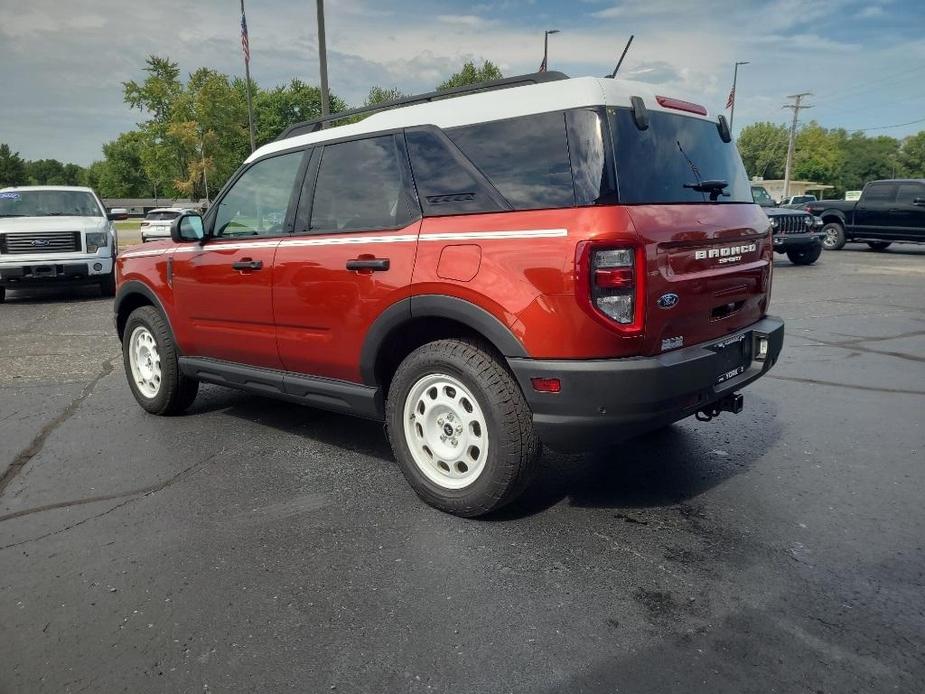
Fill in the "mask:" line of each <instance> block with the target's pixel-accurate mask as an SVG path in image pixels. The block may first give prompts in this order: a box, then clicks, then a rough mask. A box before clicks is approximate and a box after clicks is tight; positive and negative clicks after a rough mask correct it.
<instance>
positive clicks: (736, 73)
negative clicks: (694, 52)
mask: <svg viewBox="0 0 925 694" xmlns="http://www.w3.org/2000/svg"><path fill="white" fill-rule="evenodd" d="M241 1H242V2H243V1H244V0H241ZM739 65H748V61H747V60H745V61H742V62H739V63H736V65H735V69H734V70H733V71H732V106H731V110H730V111H729V132H730V133H731V132H732V121H733V119H734V118H735V115H736V80H737V79H738V78H739Z"/></svg>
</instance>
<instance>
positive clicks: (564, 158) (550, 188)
mask: <svg viewBox="0 0 925 694" xmlns="http://www.w3.org/2000/svg"><path fill="white" fill-rule="evenodd" d="M446 133H447V135H448V136H449V138H450V139H451V140H452V141H453V142H454V143H455V144H456V146H457V147H459V149H460V150H462V152H463V154H465V155H466V157H468V158H469V160H470V161H472V163H473V164H475V166H476V167H477V168H478V169H479V170H480V171H481V172H482V173H483V174H485V176H486V177H487V178H488V179H489V180H490V181H491V183H492V184H493V185H494V186H495V188H497V189H498V191H499V192H500V193H501V195H503V196H504V197H505V198H506V199H507V201H508V202H509V203H510V204H511V206H512V207H513V208H514V209H515V210H535V209H542V208H550V207H571V206H573V205H574V204H575V190H574V187H573V185H572V171H571V167H570V164H569V152H568V140H567V137H566V129H565V115H564V114H563V113H561V112H559V113H542V114H538V115H535V116H524V117H521V118H512V119H509V120H502V121H491V122H487V123H478V124H475V125H467V126H463V127H459V128H451V129H449V130H447V131H446Z"/></svg>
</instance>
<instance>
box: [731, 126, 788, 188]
mask: <svg viewBox="0 0 925 694" xmlns="http://www.w3.org/2000/svg"><path fill="white" fill-rule="evenodd" d="M787 140H788V133H787V126H785V125H776V124H774V123H769V122H762V123H754V124H752V125H747V126H745V127H744V128H742V132H741V133H740V134H739V139H738V140H737V141H736V145H737V146H738V148H739V154H741V155H742V162H743V163H744V164H745V170H746V171H747V172H748V175H749V177H752V176H761V177H762V178H769V179H775V178H783V177H784V166H785V160H786V158H787Z"/></svg>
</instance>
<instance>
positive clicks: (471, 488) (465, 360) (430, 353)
mask: <svg viewBox="0 0 925 694" xmlns="http://www.w3.org/2000/svg"><path fill="white" fill-rule="evenodd" d="M428 376H433V377H435V378H439V377H441V376H449V377H451V378H453V379H455V380H457V381H458V382H459V384H460V385H462V386H463V387H464V388H465V389H466V390H468V391H469V394H471V396H472V397H473V398H474V400H475V405H476V407H477V408H478V409H480V410H481V412H482V415H483V418H484V422H485V428H486V430H487V431H485V437H486V438H485V439H484V440H485V442H486V444H485V446H486V449H487V453H486V454H485V460H484V463H483V467H482V468H481V472H480V473H479V474H478V476H477V477H475V479H474V480H473V481H472V482H471V483H468V484H467V486H464V487H462V488H458V489H451V488H447V487H445V486H442V485H439V484H437V483H435V482H434V481H433V480H432V479H431V478H429V477H428V476H427V475H426V474H425V473H424V472H423V471H422V469H421V468H420V467H419V466H418V464H417V463H416V462H415V459H414V455H413V454H412V452H411V448H410V446H409V443H408V439H407V437H406V434H405V428H404V423H405V406H406V400H407V399H408V397H409V395H410V394H411V392H412V389H413V388H415V387H416V386H417V385H418V384H419V383H420V382H421V379H423V378H425V377H428ZM426 392H430V391H426ZM422 397H423V396H422ZM461 402H462V399H461ZM412 409H416V407H412ZM415 416H417V415H415ZM421 416H422V418H423V417H424V415H423V414H422V415H421ZM386 426H387V429H388V434H389V441H390V442H391V444H392V450H393V452H394V453H395V458H396V459H397V461H398V464H399V466H400V467H401V470H402V473H403V474H404V475H405V479H407V480H408V483H409V484H410V485H411V487H412V488H413V489H414V491H415V492H416V493H417V494H418V496H419V497H421V499H423V500H424V501H425V502H427V503H428V504H430V505H431V506H434V507H436V508H438V509H440V510H442V511H446V512H447V513H452V514H454V515H457V516H463V517H469V518H471V517H475V516H481V515H484V514H486V513H489V512H491V511H494V510H496V509H499V508H501V507H502V506H504V505H505V504H508V503H510V502H511V501H513V500H514V499H515V498H516V497H517V496H518V495H519V494H520V493H521V492H522V491H523V489H524V488H525V487H526V486H527V483H528V482H529V479H530V476H531V473H532V472H533V470H534V468H535V467H536V462H537V460H538V458H539V456H540V452H541V448H542V447H541V445H540V441H539V439H538V438H537V436H536V432H535V431H534V430H533V418H532V414H531V412H530V407H529V405H528V404H527V402H526V400H525V399H524V396H523V393H522V392H521V390H520V386H518V384H517V381H516V380H514V377H513V376H512V375H511V373H510V372H509V371H508V370H507V368H505V366H504V365H503V364H502V363H501V361H500V359H499V358H497V357H495V356H494V355H493V353H492V351H491V350H490V349H489V348H488V347H487V346H485V345H484V344H482V343H479V342H477V341H473V340H465V339H459V340H439V341H437V342H431V343H428V344H426V345H424V346H422V347H419V348H418V349H416V350H415V351H414V352H412V353H411V354H409V355H408V356H407V357H406V358H405V360H404V361H402V363H401V365H400V366H399V367H398V370H397V371H396V372H395V376H394V378H393V379H392V384H391V387H390V388H389V394H388V399H387V401H386ZM461 438H462V437H461ZM454 445H455V441H454ZM466 445H467V443H463V448H465V447H466ZM436 464H441V463H436ZM442 465H446V463H445V462H444V463H442ZM435 473H437V471H436V470H433V471H432V472H431V473H430V474H432V475H433V474H435ZM437 476H439V474H438V475H437Z"/></svg>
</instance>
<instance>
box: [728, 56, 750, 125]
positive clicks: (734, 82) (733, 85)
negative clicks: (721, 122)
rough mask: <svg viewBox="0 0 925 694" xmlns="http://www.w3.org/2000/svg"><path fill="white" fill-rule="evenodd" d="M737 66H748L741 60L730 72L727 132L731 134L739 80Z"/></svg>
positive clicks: (745, 61)
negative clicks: (730, 95) (730, 94)
mask: <svg viewBox="0 0 925 694" xmlns="http://www.w3.org/2000/svg"><path fill="white" fill-rule="evenodd" d="M739 65H748V61H747V60H743V61H740V62H738V63H736V65H735V69H734V70H733V71H732V99H731V101H732V106H731V107H730V108H731V110H730V111H729V132H732V121H733V119H735V115H736V81H738V79H739Z"/></svg>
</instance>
